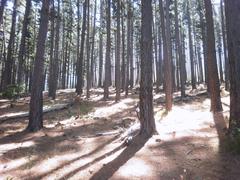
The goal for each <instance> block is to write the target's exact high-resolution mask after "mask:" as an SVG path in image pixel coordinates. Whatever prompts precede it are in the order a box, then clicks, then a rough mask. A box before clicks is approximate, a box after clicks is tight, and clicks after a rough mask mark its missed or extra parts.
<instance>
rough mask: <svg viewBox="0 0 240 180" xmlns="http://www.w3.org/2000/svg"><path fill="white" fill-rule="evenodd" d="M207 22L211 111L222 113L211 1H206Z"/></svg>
mask: <svg viewBox="0 0 240 180" xmlns="http://www.w3.org/2000/svg"><path fill="white" fill-rule="evenodd" d="M204 2H205V9H206V21H207V65H208V75H209V76H208V81H209V90H210V96H211V111H212V112H214V113H215V112H219V111H222V103H221V97H220V83H219V78H218V69H217V59H216V50H215V38H214V25H213V14H212V4H211V0H204Z"/></svg>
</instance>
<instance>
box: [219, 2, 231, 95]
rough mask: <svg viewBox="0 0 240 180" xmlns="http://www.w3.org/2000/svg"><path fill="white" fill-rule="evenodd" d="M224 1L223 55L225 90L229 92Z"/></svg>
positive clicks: (222, 19)
mask: <svg viewBox="0 0 240 180" xmlns="http://www.w3.org/2000/svg"><path fill="white" fill-rule="evenodd" d="M223 1H224V0H221V1H220V8H221V24H222V41H223V53H224V62H225V89H226V90H229V89H230V86H229V62H228V53H227V45H226V28H225V16H224V8H223Z"/></svg>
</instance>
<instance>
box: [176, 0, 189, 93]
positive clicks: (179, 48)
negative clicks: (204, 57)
mask: <svg viewBox="0 0 240 180" xmlns="http://www.w3.org/2000/svg"><path fill="white" fill-rule="evenodd" d="M174 4H175V34H176V51H177V54H176V55H177V56H178V60H179V65H180V84H181V97H185V95H186V94H185V82H184V60H183V54H182V43H181V41H180V31H179V20H178V4H177V0H175V1H174Z"/></svg>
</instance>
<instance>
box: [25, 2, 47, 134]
mask: <svg viewBox="0 0 240 180" xmlns="http://www.w3.org/2000/svg"><path fill="white" fill-rule="evenodd" d="M49 3H50V1H48V0H43V1H42V9H41V17H40V26H39V33H38V42H37V51H36V57H35V62H34V72H33V81H32V91H31V100H30V112H29V122H28V127H27V130H29V131H38V130H40V129H41V128H42V127H43V96H42V91H43V83H44V81H43V80H44V53H45V41H46V38H47V30H48V17H49Z"/></svg>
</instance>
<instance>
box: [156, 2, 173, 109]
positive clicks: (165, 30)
mask: <svg viewBox="0 0 240 180" xmlns="http://www.w3.org/2000/svg"><path fill="white" fill-rule="evenodd" d="M166 3H167V4H166V11H165V12H166V22H165V19H164V17H165V16H164V9H163V2H162V0H159V9H160V17H161V26H162V37H163V51H164V52H163V56H164V90H165V97H166V110H167V111H171V110H172V82H173V81H172V62H171V59H170V58H171V42H170V19H169V0H167V1H166Z"/></svg>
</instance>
